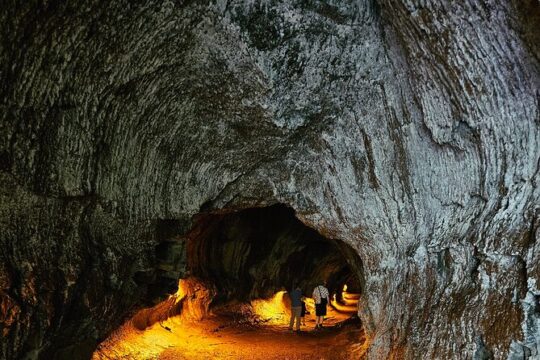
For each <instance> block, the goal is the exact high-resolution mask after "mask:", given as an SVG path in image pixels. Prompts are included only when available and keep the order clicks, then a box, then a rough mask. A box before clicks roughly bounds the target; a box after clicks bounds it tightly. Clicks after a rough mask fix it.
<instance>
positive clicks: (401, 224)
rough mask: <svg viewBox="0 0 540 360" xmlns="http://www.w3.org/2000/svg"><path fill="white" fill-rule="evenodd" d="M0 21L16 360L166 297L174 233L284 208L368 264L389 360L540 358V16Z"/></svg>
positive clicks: (288, 11)
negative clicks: (202, 220) (227, 216)
mask: <svg viewBox="0 0 540 360" xmlns="http://www.w3.org/2000/svg"><path fill="white" fill-rule="evenodd" d="M0 6H1V11H0V29H1V30H0V33H1V35H0V36H1V37H0V39H1V43H0V44H1V45H0V108H1V111H0V117H1V118H0V171H1V172H2V173H1V176H0V182H1V186H0V188H1V192H0V196H1V198H0V200H1V201H0V226H1V227H0V246H1V249H2V252H0V267H1V271H0V312H1V313H2V317H1V318H0V319H1V322H0V329H1V331H2V335H3V337H2V342H1V346H0V357H2V358H20V357H22V358H24V357H26V358H36V357H42V358H49V357H51V356H58V357H62V356H64V357H66V358H70V356H71V357H73V354H74V353H73V351H79V350H80V349H83V348H84V347H85V346H86V348H92V346H95V345H94V344H95V342H96V341H99V340H100V339H103V337H104V336H106V335H107V334H108V333H109V332H110V331H111V329H113V328H114V327H115V326H117V325H118V324H119V323H120V322H121V320H122V318H123V317H125V316H126V315H127V312H128V311H129V309H130V306H132V305H133V304H135V303H139V304H140V302H141V301H143V299H148V296H147V293H154V292H155V291H156V290H155V289H161V286H162V285H163V284H164V285H163V286H164V287H165V288H166V286H165V285H166V284H167V281H166V278H167V277H166V276H165V277H163V276H162V273H159V272H158V271H157V270H156V269H160V268H162V266H160V265H159V261H160V260H159V256H158V255H156V245H157V244H158V243H159V242H160V241H163V240H166V239H165V238H163V237H160V236H162V235H163V234H161V233H160V231H158V230H159V229H160V224H163V221H165V220H166V221H165V223H167V221H169V220H168V219H170V220H171V222H172V223H173V224H174V225H175V226H176V228H177V229H176V233H177V234H179V233H182V232H187V231H188V230H189V228H190V226H191V223H190V219H191V217H192V216H193V215H195V214H198V213H200V212H208V211H214V210H217V209H229V210H232V209H239V208H246V207H253V206H263V205H269V204H274V203H283V204H286V205H288V206H290V207H292V208H294V209H295V211H296V213H297V216H298V217H299V219H300V220H302V221H303V222H304V223H305V224H307V225H309V226H310V227H312V228H314V229H316V230H318V231H319V232H321V233H322V234H323V235H325V236H327V237H329V238H339V239H341V240H343V241H344V242H346V243H347V244H349V245H350V246H351V247H352V248H353V249H355V250H356V251H357V253H358V255H359V256H360V258H361V260H362V263H363V274H360V275H362V276H363V277H364V278H365V281H366V283H365V289H364V297H363V303H364V307H363V311H362V312H361V314H360V315H361V317H362V320H363V323H364V325H365V327H366V332H367V335H368V336H369V338H370V341H371V347H370V355H371V356H372V357H373V358H386V357H389V356H391V355H394V356H397V357H402V356H403V357H407V358H416V357H419V356H420V354H422V356H425V357H428V358H431V357H434V358H471V357H474V358H477V359H480V358H485V357H489V356H494V357H495V358H506V357H517V358H521V357H523V355H530V356H534V355H535V354H536V355H537V354H538V353H539V352H540V325H539V313H540V311H539V305H538V299H539V297H540V249H539V247H540V241H539V239H540V230H539V227H540V216H539V215H540V209H539V204H540V184H539V183H540V176H539V172H540V118H539V113H540V109H539V107H540V105H539V104H540V100H539V90H538V89H539V84H540V76H539V75H540V60H539V59H540V51H539V47H538V44H539V43H540V35H539V32H538V28H540V20H539V19H540V9H539V4H538V2H537V1H534V0H526V1H523V2H518V1H507V2H499V1H495V0H482V1H474V0H467V1H459V2H445V1H434V0H433V1H430V0H427V1H413V0H403V1H391V0H380V1H370V0H366V1H304V0H297V1H293V0H291V1H285V2H283V1H273V0H263V1H225V0H220V1H212V2H209V1H200V2H199V1H197V2H191V1H147V2H144V4H142V3H139V2H133V1H127V0H123V1H110V2H98V1H84V2H82V1H80V2H66V3H64V2H60V1H55V0H50V1H45V0H43V1H38V0H29V1H16V0H11V1H9V0H8V1H5V2H3V3H2V5H0ZM166 265H167V264H166ZM177 270H178V269H173V270H172V271H177ZM160 274H161V275H160ZM160 279H161V280H163V279H165V280H163V281H161V280H160ZM137 283H138V284H139V286H136V284H137ZM152 288H154V290H152ZM158 292H159V291H158ZM81 356H82V355H81ZM519 356H521V357H519Z"/></svg>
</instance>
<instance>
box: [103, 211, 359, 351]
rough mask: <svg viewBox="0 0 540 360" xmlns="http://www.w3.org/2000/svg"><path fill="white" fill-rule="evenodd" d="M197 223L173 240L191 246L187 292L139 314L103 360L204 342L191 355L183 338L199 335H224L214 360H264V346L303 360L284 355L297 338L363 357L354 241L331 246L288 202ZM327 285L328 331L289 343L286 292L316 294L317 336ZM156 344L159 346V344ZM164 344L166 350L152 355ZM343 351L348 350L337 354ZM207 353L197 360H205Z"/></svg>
mask: <svg viewBox="0 0 540 360" xmlns="http://www.w3.org/2000/svg"><path fill="white" fill-rule="evenodd" d="M193 224H194V225H193V227H192V228H191V230H190V231H189V232H188V233H187V234H184V235H179V236H176V240H177V242H173V243H172V244H173V245H172V246H179V247H180V248H182V250H183V252H184V255H185V258H184V259H182V261H183V262H184V266H185V271H184V274H183V276H181V279H176V281H177V284H178V291H177V292H176V293H175V294H172V295H170V296H169V297H168V298H167V299H165V300H164V301H163V302H161V303H159V304H157V305H155V306H153V307H152V308H147V309H143V310H141V311H139V312H138V313H137V314H135V315H134V316H133V317H132V318H131V319H130V320H129V321H128V322H127V323H125V324H124V325H123V326H122V328H121V329H119V330H117V331H116V332H115V333H114V334H113V335H112V336H111V337H110V338H109V339H107V340H106V341H104V342H103V343H102V344H101V345H100V346H99V347H98V350H97V351H96V352H95V353H94V359H107V358H110V357H111V354H113V357H115V356H116V357H118V356H124V357H125V356H127V357H129V358H145V357H148V356H150V357H157V358H161V356H157V355H159V354H160V352H161V350H160V349H162V348H163V347H167V346H173V345H171V342H172V343H173V344H175V345H174V346H175V347H177V348H178V351H179V352H180V353H182V354H185V353H186V352H189V351H191V350H190V349H191V347H192V346H194V343H193V341H192V340H190V341H189V342H186V344H188V345H185V346H184V347H183V348H182V347H181V346H179V345H178V341H179V340H178V339H179V338H181V337H182V336H187V335H186V334H189V333H193V334H197V339H198V340H199V341H201V342H202V343H201V344H199V345H198V347H199V348H204V347H205V346H206V345H208V344H206V343H205V342H204V340H206V339H213V337H214V336H219V337H220V339H221V340H220V344H221V345H220V346H219V347H214V348H213V349H212V350H211V351H213V352H208V353H204V354H205V355H204V356H207V357H208V356H210V357H213V358H220V357H222V356H223V357H226V356H233V357H234V358H239V359H242V358H250V359H252V358H258V357H256V356H255V357H253V356H254V354H255V353H259V352H260V351H261V349H264V348H272V349H273V350H271V351H278V353H279V354H281V355H280V356H285V357H288V356H293V357H294V356H298V354H297V353H290V352H283V351H289V350H284V349H287V347H284V345H286V344H285V343H287V342H291V341H293V342H294V341H296V343H294V344H292V347H291V346H289V347H288V348H293V349H294V348H298V349H304V350H302V351H308V350H307V349H311V348H313V347H314V346H316V347H317V346H319V345H320V344H319V342H320V341H323V343H324V342H326V343H324V344H323V346H325V349H326V350H325V351H328V356H332V358H336V359H339V358H342V357H343V358H349V357H350V351H349V350H351V349H353V348H354V346H357V347H356V350H358V345H359V344H362V343H366V341H365V337H364V333H363V331H362V329H361V324H360V320H359V319H358V302H359V298H360V297H361V294H362V291H363V281H362V278H363V277H362V263H361V261H360V258H359V257H358V255H357V254H356V252H355V251H354V250H353V249H352V248H351V247H350V246H349V245H348V244H346V243H345V242H343V241H341V240H335V239H328V238H326V237H324V236H322V235H321V234H319V233H318V232H317V231H315V230H314V229H312V228H309V227H307V226H306V225H304V224H303V223H302V222H301V221H300V220H298V219H297V218H296V216H295V213H294V210H293V209H291V208H289V207H287V206H284V205H273V206H269V207H264V208H249V209H245V210H241V211H237V212H228V213H207V214H200V215H198V216H196V217H195V218H194V221H193ZM168 249H169V250H168ZM170 249H171V242H168V243H167V245H166V246H163V245H160V246H158V254H157V255H158V257H159V256H167V255H168V251H169V252H170ZM169 255H170V254H169ZM178 280H179V282H178ZM321 283H326V284H327V288H328V290H329V293H330V299H329V300H330V303H329V313H328V315H327V318H328V322H327V323H328V324H329V326H328V329H329V330H328V332H327V333H325V334H322V335H319V334H318V335H317V336H315V335H313V336H311V335H309V337H307V336H306V337H298V338H290V337H286V335H287V334H284V332H285V331H286V330H287V327H288V322H289V320H288V317H289V315H290V301H289V298H288V296H287V294H286V291H288V290H290V289H291V288H292V287H293V285H296V286H299V287H300V289H301V290H302V293H303V294H304V295H305V296H306V297H307V299H306V307H307V308H308V310H310V311H308V313H310V314H311V317H310V316H308V315H307V316H306V317H308V321H307V323H306V324H305V327H304V329H305V330H306V332H308V333H309V331H312V330H313V325H314V303H313V300H312V299H310V297H311V295H312V292H313V289H314V288H315V287H316V286H317V285H319V284H321ZM344 290H346V291H344ZM201 324H203V325H201ZM186 326H187V327H186ZM205 326H206V327H205ZM246 326H247V328H249V331H250V332H249V334H250V335H249V336H247V337H245V338H238V336H239V335H238V333H234V334H232V333H230V332H228V330H229V329H230V331H232V329H235V331H240V332H239V333H242V329H244V330H245V328H246ZM347 326H348V327H347ZM342 328H344V329H348V330H347V332H348V333H347V335H342V334H341V331H342V330H341V329H342ZM239 329H240V330H239ZM254 329H255V330H257V332H254V331H253V330H254ZM259 333H260V335H257V334H259ZM171 334H172V335H171ZM216 334H219V335H216ZM171 336H172V338H170V339H169V340H167V339H168V338H169V337H171ZM233 338H234V339H233ZM148 339H152V341H151V342H150V343H149V342H148V341H149V340H148ZM224 339H229V340H224ZM246 339H247V340H246ZM336 339H341V340H336ZM167 341H169V343H168V342H167ZM228 341H229V342H228ZM243 341H247V343H246V344H254V343H260V344H263V345H261V346H262V347H261V349H252V350H250V351H251V352H250V351H248V352H247V353H246V351H247V350H245V349H246V347H245V346H242V345H238V344H241V343H242V342H243ZM155 344H160V345H159V347H157V348H156V349H154V350H152V347H153V346H154V345H155ZM205 344H206V345H205ZM233 344H236V345H233ZM344 344H345V345H344ZM289 345H291V344H289ZM209 346H210V345H209ZM333 346H336V349H339V351H338V352H336V351H337V350H332V347H333ZM141 349H144V351H143V350H141ZM353 350H354V349H353ZM353 350H351V351H353ZM208 351H210V350H208ZM220 351H222V353H221V352H220ZM280 351H281V352H283V353H280ZM156 352H157V353H156ZM180 353H178V354H180ZM178 354H177V355H178ZM302 354H304V355H302V356H304V357H306V358H310V357H309V355H308V354H306V353H302ZM337 354H341V355H339V356H338V355H337ZM319 355H320V354H318V355H317V356H319ZM198 356H199V355H193V356H191V357H190V358H194V359H197V358H205V357H204V356H202V355H201V356H200V357H198ZM164 358H167V357H164ZM323 358H324V357H323Z"/></svg>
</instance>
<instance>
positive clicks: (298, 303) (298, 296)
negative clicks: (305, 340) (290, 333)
mask: <svg viewBox="0 0 540 360" xmlns="http://www.w3.org/2000/svg"><path fill="white" fill-rule="evenodd" d="M289 297H290V298H291V320H290V321H289V330H292V329H293V324H294V323H296V324H295V325H296V326H295V330H296V331H300V316H301V314H302V290H300V287H298V286H296V287H295V288H294V290H292V291H291V292H289Z"/></svg>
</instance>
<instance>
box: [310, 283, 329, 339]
mask: <svg viewBox="0 0 540 360" xmlns="http://www.w3.org/2000/svg"><path fill="white" fill-rule="evenodd" d="M325 285H326V283H324V284H323V285H318V286H317V287H315V289H314V290H313V300H315V316H316V320H315V329H322V327H323V325H322V324H323V321H324V317H325V316H326V305H327V304H328V298H329V296H330V294H329V293H328V289H327V288H326V287H325Z"/></svg>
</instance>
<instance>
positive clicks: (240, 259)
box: [187, 205, 362, 304]
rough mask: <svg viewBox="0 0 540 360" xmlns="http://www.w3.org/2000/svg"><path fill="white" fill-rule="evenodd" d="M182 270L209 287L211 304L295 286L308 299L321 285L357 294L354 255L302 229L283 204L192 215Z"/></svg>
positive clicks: (344, 246)
mask: <svg viewBox="0 0 540 360" xmlns="http://www.w3.org/2000/svg"><path fill="white" fill-rule="evenodd" d="M187 266H188V273H189V274H190V275H191V276H196V277H198V278H201V279H204V280H207V281H211V282H212V283H213V284H214V285H215V287H216V289H217V296H216V298H215V299H214V304H219V303H223V302H227V301H229V300H238V301H249V300H252V299H256V298H267V297H270V296H272V295H273V294H275V293H276V292H277V291H280V290H288V289H290V288H291V287H292V286H293V285H295V284H298V285H300V287H301V288H302V290H303V292H304V294H306V295H308V296H310V295H311V292H312V291H313V288H314V287H315V286H316V285H318V284H319V283H320V282H322V281H327V287H328V289H329V290H330V292H331V293H335V294H340V292H341V289H342V288H343V285H345V284H347V285H348V287H349V289H350V290H351V291H355V292H357V293H360V292H361V291H362V286H361V281H360V280H359V279H360V278H361V271H362V269H361V261H360V259H359V257H358V255H357V254H356V253H355V252H354V250H353V249H352V248H351V247H350V246H348V245H347V244H345V243H344V242H343V241H340V240H334V239H328V238H325V237H324V236H322V235H321V234H319V233H318V232H317V231H315V230H313V229H311V228H309V227H307V226H305V225H304V224H303V223H302V222H301V221H299V220H298V219H297V218H296V217H295V214H294V210H293V209H291V208H289V207H286V206H284V205H274V206H270V207H265V208H251V209H246V210H242V211H238V212H234V213H228V214H207V215H200V216H198V217H197V218H196V221H195V226H194V227H193V229H192V231H191V232H190V233H189V234H188V236H187Z"/></svg>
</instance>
